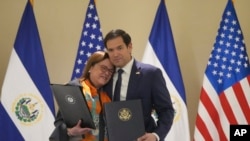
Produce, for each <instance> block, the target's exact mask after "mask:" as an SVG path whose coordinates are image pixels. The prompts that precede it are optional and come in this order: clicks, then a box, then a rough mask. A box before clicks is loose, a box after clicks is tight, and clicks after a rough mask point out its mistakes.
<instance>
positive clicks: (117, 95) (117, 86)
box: [113, 69, 123, 101]
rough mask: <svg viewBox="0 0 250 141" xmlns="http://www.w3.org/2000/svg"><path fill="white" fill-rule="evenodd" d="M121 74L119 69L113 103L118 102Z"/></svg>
mask: <svg viewBox="0 0 250 141" xmlns="http://www.w3.org/2000/svg"><path fill="white" fill-rule="evenodd" d="M122 73H123V70H122V69H119V70H118V79H117V81H116V84H115V91H114V97H113V101H120V92H121V83H122Z"/></svg>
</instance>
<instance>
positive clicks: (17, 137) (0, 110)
mask: <svg viewBox="0 0 250 141" xmlns="http://www.w3.org/2000/svg"><path fill="white" fill-rule="evenodd" d="M0 129H3V131H0V139H8V140H9V141H24V138H23V136H22V135H21V133H20V132H19V130H18V129H17V128H16V126H15V124H14V123H13V121H12V120H11V118H10V117H9V115H8V113H7V112H6V110H5V109H4V107H3V105H2V103H0Z"/></svg>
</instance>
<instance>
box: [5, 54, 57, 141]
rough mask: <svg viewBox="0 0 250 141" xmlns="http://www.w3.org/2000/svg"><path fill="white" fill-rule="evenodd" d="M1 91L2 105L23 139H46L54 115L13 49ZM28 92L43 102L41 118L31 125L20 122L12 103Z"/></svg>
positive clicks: (52, 126)
mask: <svg viewBox="0 0 250 141" xmlns="http://www.w3.org/2000/svg"><path fill="white" fill-rule="evenodd" d="M17 68H19V69H17ZM16 78H18V79H16ZM13 82H15V83H13ZM2 93H4V94H3V95H2V99H4V100H3V101H2V103H3V106H4V107H5V109H6V111H7V113H8V114H9V116H10V117H11V119H12V121H13V122H14V123H15V125H16V126H17V128H18V130H19V132H21V134H22V135H23V137H24V139H25V140H27V141H28V140H29V141H33V140H36V141H37V140H41V141H45V140H48V138H49V136H50V133H52V131H53V129H54V125H53V121H54V117H53V115H52V113H51V110H50V109H49V107H48V105H47V104H46V102H45V101H44V99H43V97H42V96H41V94H40V92H39V91H38V90H37V88H36V86H35V85H34V83H33V81H32V80H31V78H30V76H29V74H28V73H27V71H26V69H25V68H24V66H23V64H22V62H21V61H20V59H19V57H18V56H17V54H16V52H15V50H14V49H13V50H12V53H11V57H10V63H9V66H8V68H7V72H6V76H5V79H4V83H3V87H2ZM30 94H31V95H33V96H35V97H37V99H39V100H41V101H40V103H42V104H44V105H41V106H42V108H43V109H41V110H40V111H39V112H43V113H42V114H41V115H42V117H41V119H39V120H38V121H37V123H34V124H33V125H32V126H29V125H28V124H27V125H23V123H21V122H20V120H19V119H17V116H16V115H15V111H14V108H15V107H14V106H15V105H14V103H15V102H16V99H14V98H19V97H20V96H21V95H30ZM10 96H11V97H10ZM44 125H46V126H44ZM41 129H44V130H41ZM31 131H32V134H33V135H32V136H31ZM41 131H48V132H44V133H43V134H41Z"/></svg>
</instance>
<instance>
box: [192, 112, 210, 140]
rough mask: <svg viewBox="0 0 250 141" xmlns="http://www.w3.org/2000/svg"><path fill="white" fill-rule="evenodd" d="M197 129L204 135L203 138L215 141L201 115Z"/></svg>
mask: <svg viewBox="0 0 250 141" xmlns="http://www.w3.org/2000/svg"><path fill="white" fill-rule="evenodd" d="M196 127H197V129H198V130H199V131H200V133H201V134H202V136H203V137H204V138H205V139H206V140H207V141H213V139H212V137H211V135H210V134H209V132H208V129H207V127H206V125H205V123H204V121H203V120H202V118H201V117H200V115H199V114H198V115H197V118H196Z"/></svg>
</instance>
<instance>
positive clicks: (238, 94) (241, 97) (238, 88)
mask: <svg viewBox="0 0 250 141" xmlns="http://www.w3.org/2000/svg"><path fill="white" fill-rule="evenodd" d="M233 90H234V94H235V95H236V97H237V100H238V102H239V104H240V107H241V109H242V112H243V114H244V115H245V118H246V120H247V123H248V124H249V123H250V114H249V113H250V108H249V105H248V102H247V100H246V97H245V95H244V92H243V90H242V87H241V85H240V83H236V84H234V86H233ZM248 95H249V94H248ZM249 96H250V95H249Z"/></svg>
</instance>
